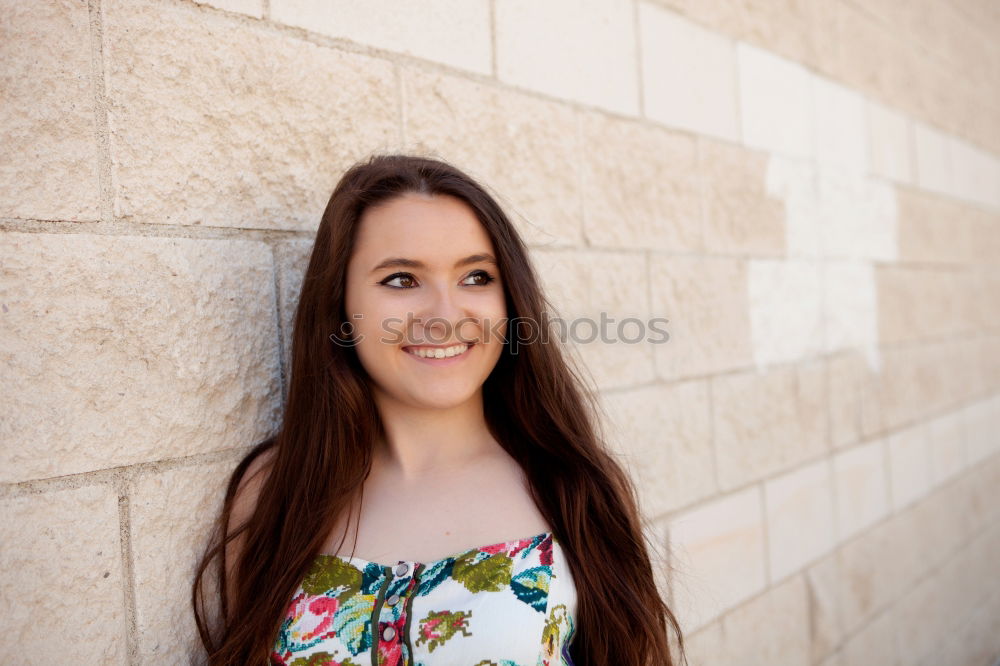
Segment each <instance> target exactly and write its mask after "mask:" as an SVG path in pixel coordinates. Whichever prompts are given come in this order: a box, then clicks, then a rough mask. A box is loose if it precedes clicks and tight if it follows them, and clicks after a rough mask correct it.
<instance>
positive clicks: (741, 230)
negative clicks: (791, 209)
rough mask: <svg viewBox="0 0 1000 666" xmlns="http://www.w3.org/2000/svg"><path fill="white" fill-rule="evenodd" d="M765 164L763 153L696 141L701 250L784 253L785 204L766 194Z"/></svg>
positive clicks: (715, 252)
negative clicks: (700, 189)
mask: <svg viewBox="0 0 1000 666" xmlns="http://www.w3.org/2000/svg"><path fill="white" fill-rule="evenodd" d="M768 161H769V158H768V156H766V155H764V154H763V153H760V152H757V151H752V150H747V149H746V148H743V147H742V146H737V145H734V144H730V143H726V142H723V141H717V140H714V139H710V138H706V137H698V164H699V171H700V173H701V177H702V180H703V183H704V192H705V194H704V197H705V250H706V251H707V252H710V253H713V254H749V255H754V256H757V257H760V256H783V255H784V253H785V202H784V201H783V200H782V199H780V198H779V197H777V196H775V195H774V194H772V193H771V192H769V191H768V190H767V187H766V184H767V173H768Z"/></svg>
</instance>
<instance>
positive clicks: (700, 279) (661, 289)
mask: <svg viewBox="0 0 1000 666" xmlns="http://www.w3.org/2000/svg"><path fill="white" fill-rule="evenodd" d="M649 286H650V292H651V297H652V304H653V313H654V315H655V316H656V317H662V318H664V319H666V320H667V322H666V323H665V324H661V325H660V326H661V327H662V328H665V329H666V331H667V334H668V335H669V338H668V339H667V341H666V342H665V343H663V344H657V345H655V349H654V352H653V353H654V358H655V362H656V372H657V375H658V376H659V377H661V378H663V379H674V378H678V377H686V376H692V375H696V376H700V375H708V374H715V373H718V372H723V371H726V370H731V369H733V368H742V367H747V366H749V365H750V364H751V363H752V362H753V356H752V354H751V347H750V319H749V312H748V301H749V297H748V295H747V273H746V263H745V262H744V261H741V260H736V259H726V258H718V257H678V256H672V255H665V254H659V253H654V254H652V255H651V256H650V276H649Z"/></svg>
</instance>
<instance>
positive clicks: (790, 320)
mask: <svg viewBox="0 0 1000 666" xmlns="http://www.w3.org/2000/svg"><path fill="white" fill-rule="evenodd" d="M746 290H747V300H748V305H749V319H750V341H751V346H752V348H753V356H754V362H755V363H756V365H757V366H758V367H763V366H767V365H770V364H774V363H790V362H795V361H797V360H799V359H802V358H810V357H814V356H816V355H818V354H819V353H821V352H822V351H823V349H824V346H825V345H824V340H823V335H824V323H825V322H826V320H827V317H826V312H825V311H824V304H823V294H824V280H823V264H822V263H819V262H813V261H807V260H788V261H785V260H779V259H753V260H751V261H749V262H748V263H747V287H746Z"/></svg>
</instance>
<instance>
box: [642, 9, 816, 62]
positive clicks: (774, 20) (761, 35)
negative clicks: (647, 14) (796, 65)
mask: <svg viewBox="0 0 1000 666" xmlns="http://www.w3.org/2000/svg"><path fill="white" fill-rule="evenodd" d="M655 2H656V3H657V4H660V5H663V6H665V7H670V8H672V9H675V10H677V11H679V12H681V13H682V14H684V15H686V16H689V17H690V18H691V19H693V20H694V21H696V22H698V23H700V24H702V25H704V26H706V27H707V28H709V29H711V30H713V31H715V32H721V33H723V34H726V35H729V36H731V37H735V38H737V39H741V40H745V41H747V42H750V43H752V44H756V45H758V46H761V47H763V48H766V49H768V50H770V51H774V52H775V53H778V54H780V55H782V56H784V57H785V58H789V59H791V60H796V61H799V62H811V59H812V53H813V50H814V47H813V44H812V41H813V39H812V35H811V34H810V23H811V21H810V19H811V14H812V12H813V9H812V7H811V6H810V5H809V3H807V2H801V1H799V2H783V1H781V0H710V1H706V0H655Z"/></svg>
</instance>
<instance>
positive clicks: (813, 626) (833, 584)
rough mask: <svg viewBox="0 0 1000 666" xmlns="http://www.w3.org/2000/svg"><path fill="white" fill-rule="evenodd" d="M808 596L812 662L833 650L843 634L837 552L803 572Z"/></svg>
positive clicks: (840, 578) (840, 576)
mask: <svg viewBox="0 0 1000 666" xmlns="http://www.w3.org/2000/svg"><path fill="white" fill-rule="evenodd" d="M804 576H805V583H806V592H807V594H808V598H809V633H810V639H811V640H810V650H811V653H812V659H811V663H816V662H817V661H818V660H819V659H821V658H822V657H824V656H826V655H828V654H830V653H831V651H833V650H834V648H835V647H836V646H837V645H838V644H840V642H841V640H842V639H843V636H844V627H843V623H842V622H841V618H840V588H841V585H842V583H841V580H842V574H841V572H840V565H839V562H838V556H837V553H836V551H834V552H832V553H830V554H829V555H827V556H826V557H824V558H823V559H821V560H819V561H818V562H816V563H815V564H813V565H812V566H810V567H809V568H808V569H806V570H805V572H804Z"/></svg>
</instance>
